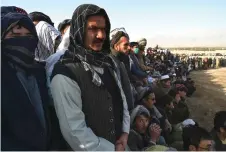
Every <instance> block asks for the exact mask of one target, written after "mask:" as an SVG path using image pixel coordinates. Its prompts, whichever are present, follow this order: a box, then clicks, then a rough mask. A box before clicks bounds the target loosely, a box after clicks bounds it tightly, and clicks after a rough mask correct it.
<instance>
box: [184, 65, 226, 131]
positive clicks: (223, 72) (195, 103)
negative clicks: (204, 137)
mask: <svg viewBox="0 0 226 152" xmlns="http://www.w3.org/2000/svg"><path fill="white" fill-rule="evenodd" d="M190 77H191V78H192V79H193V80H195V83H196V88H197V91H196V92H195V93H194V95H193V96H192V97H190V98H188V106H189V109H190V113H191V117H192V118H193V119H194V120H195V121H197V122H198V123H199V125H200V126H202V127H205V128H206V129H208V130H210V129H211V128H212V127H213V118H214V115H215V113H216V112H217V111H220V110H226V68H221V69H211V70H205V71H193V72H192V73H191V75H190Z"/></svg>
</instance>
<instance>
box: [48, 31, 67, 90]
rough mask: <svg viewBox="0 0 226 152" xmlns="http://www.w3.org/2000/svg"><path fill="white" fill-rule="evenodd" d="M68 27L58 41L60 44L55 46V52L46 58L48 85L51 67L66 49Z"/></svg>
mask: <svg viewBox="0 0 226 152" xmlns="http://www.w3.org/2000/svg"><path fill="white" fill-rule="evenodd" d="M69 35H70V28H68V29H67V31H66V33H65V34H64V36H63V39H62V41H61V43H60V45H59V46H58V48H57V51H56V53H54V54H53V55H51V56H50V57H48V58H47V59H46V66H45V68H46V76H47V84H48V86H49V85H50V77H51V75H52V71H53V67H54V65H55V64H56V63H57V61H58V60H59V59H60V57H61V56H62V55H63V54H64V52H65V51H66V50H67V49H68V47H69V43H70V39H69V37H70V36H69Z"/></svg>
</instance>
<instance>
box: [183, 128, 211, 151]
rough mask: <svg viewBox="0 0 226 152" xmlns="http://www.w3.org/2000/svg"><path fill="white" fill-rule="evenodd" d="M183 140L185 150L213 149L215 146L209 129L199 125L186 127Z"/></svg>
mask: <svg viewBox="0 0 226 152" xmlns="http://www.w3.org/2000/svg"><path fill="white" fill-rule="evenodd" d="M183 142H184V150H185V151H212V150H213V146H214V145H213V140H212V137H211V136H210V134H209V133H208V131H206V130H205V129H203V128H201V127H197V126H191V127H186V128H184V130H183Z"/></svg>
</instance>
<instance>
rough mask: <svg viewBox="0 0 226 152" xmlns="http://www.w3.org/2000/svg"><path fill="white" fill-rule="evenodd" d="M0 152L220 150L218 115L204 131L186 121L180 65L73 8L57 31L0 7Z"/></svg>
mask: <svg viewBox="0 0 226 152" xmlns="http://www.w3.org/2000/svg"><path fill="white" fill-rule="evenodd" d="M1 31H2V33H1V45H2V64H1V67H2V84H1V85H2V93H1V95H2V106H1V110H2V113H1V115H2V119H1V121H2V130H1V150H13V151H20V150H22V151H37V150H38V151H43V150H44V151H46V150H54V151H60V150H64V151H72V150H73V151H83V150H84V151H127V150H131V151H175V150H187V151H188V150H190V151H201V150H204V151H208V150H221V151H223V150H226V111H219V112H217V113H216V115H215V118H214V122H213V123H214V128H213V130H212V131H211V132H208V131H206V130H205V129H204V128H202V127H200V126H199V125H198V122H196V121H195V120H192V119H190V112H191V111H189V108H188V106H187V103H186V102H187V101H186V98H187V97H189V96H192V94H193V93H194V92H195V90H196V88H195V85H194V81H193V80H191V79H190V78H189V77H188V75H189V67H188V64H187V63H185V62H181V60H180V59H179V58H178V57H177V56H174V55H173V54H171V53H170V51H164V52H162V51H158V49H156V48H155V49H153V48H148V49H147V54H146V55H145V47H146V44H147V40H146V39H145V38H143V39H141V40H138V41H136V42H131V41H130V37H129V33H127V32H126V30H125V29H124V28H116V29H114V30H111V22H110V19H109V17H108V15H107V12H106V10H104V9H103V8H100V7H98V6H96V5H92V4H83V5H80V6H78V7H77V8H76V9H75V11H74V13H73V15H72V18H71V19H66V20H64V21H63V22H61V23H60V24H59V26H58V29H56V28H55V27H54V23H53V22H52V20H51V19H50V17H48V16H47V15H46V14H44V13H42V12H31V13H29V14H28V13H27V12H26V11H25V10H23V9H21V8H18V7H14V6H10V7H9V6H3V7H1Z"/></svg>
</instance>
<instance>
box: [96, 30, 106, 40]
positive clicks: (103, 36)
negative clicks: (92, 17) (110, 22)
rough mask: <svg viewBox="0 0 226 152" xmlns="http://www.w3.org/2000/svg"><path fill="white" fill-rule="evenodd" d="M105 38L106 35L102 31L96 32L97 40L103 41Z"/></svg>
mask: <svg viewBox="0 0 226 152" xmlns="http://www.w3.org/2000/svg"><path fill="white" fill-rule="evenodd" d="M105 37H106V33H105V31H104V30H98V32H97V38H98V39H104V38H105Z"/></svg>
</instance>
